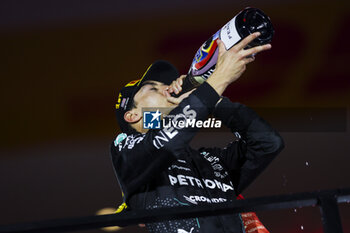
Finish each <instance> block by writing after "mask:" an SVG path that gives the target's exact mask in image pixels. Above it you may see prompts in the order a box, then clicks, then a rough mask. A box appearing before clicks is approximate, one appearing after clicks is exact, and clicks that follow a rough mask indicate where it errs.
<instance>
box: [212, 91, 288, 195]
mask: <svg viewBox="0 0 350 233" xmlns="http://www.w3.org/2000/svg"><path fill="white" fill-rule="evenodd" d="M214 116H215V117H216V118H218V119H220V120H222V121H223V124H224V125H226V126H227V127H229V128H230V129H231V131H232V132H238V133H239V134H240V136H241V138H240V139H239V140H237V141H234V142H232V143H230V144H229V145H228V146H227V147H226V148H225V149H220V148H213V149H212V152H213V153H215V154H217V155H219V156H220V158H221V159H222V160H223V162H224V163H225V164H226V166H227V168H228V169H229V171H230V175H231V178H232V181H233V184H234V187H235V191H236V193H237V194H239V193H241V192H242V191H243V190H244V189H245V188H246V187H247V186H248V185H249V184H250V183H251V182H252V181H253V180H254V179H255V178H256V177H257V176H258V175H259V174H260V173H261V172H262V171H263V170H264V169H265V168H266V167H267V165H268V164H270V162H271V161H272V160H273V159H274V158H275V157H276V156H277V155H278V154H279V153H280V151H281V150H282V149H283V147H284V142H283V139H282V138H281V136H280V135H279V134H278V133H277V132H276V131H275V130H274V129H273V128H272V127H271V126H270V125H269V124H268V123H267V122H266V121H265V120H263V119H262V118H261V117H259V116H258V115H257V114H256V113H255V112H254V111H253V110H252V109H250V108H248V107H247V106H245V105H242V104H240V103H232V102H231V101H230V100H229V99H227V98H223V99H222V101H221V102H220V103H219V104H218V105H217V106H216V108H215V110H214Z"/></svg>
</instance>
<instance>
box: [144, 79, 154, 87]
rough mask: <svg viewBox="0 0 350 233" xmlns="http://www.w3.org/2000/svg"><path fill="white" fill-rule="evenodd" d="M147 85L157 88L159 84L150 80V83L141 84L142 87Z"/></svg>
mask: <svg viewBox="0 0 350 233" xmlns="http://www.w3.org/2000/svg"><path fill="white" fill-rule="evenodd" d="M145 85H152V86H156V85H157V83H156V82H154V81H150V80H148V81H144V82H143V83H142V84H141V87H143V86H145Z"/></svg>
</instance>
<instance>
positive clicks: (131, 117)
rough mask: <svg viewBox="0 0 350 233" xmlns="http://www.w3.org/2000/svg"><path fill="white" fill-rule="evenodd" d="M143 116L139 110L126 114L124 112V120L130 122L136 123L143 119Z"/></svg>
mask: <svg viewBox="0 0 350 233" xmlns="http://www.w3.org/2000/svg"><path fill="white" fill-rule="evenodd" d="M141 118H142V115H141V114H139V113H138V112H136V111H132V110H131V111H127V112H126V113H125V114H124V120H125V121H126V122H128V123H136V122H138V121H139V120H141Z"/></svg>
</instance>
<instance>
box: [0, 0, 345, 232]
mask: <svg viewBox="0 0 350 233" xmlns="http://www.w3.org/2000/svg"><path fill="white" fill-rule="evenodd" d="M247 6H251V7H257V8H260V9H262V10H263V11H264V12H265V13H267V14H268V15H269V16H270V18H271V20H272V22H273V24H274V26H275V31H276V33H275V37H274V39H273V42H272V50H270V51H268V52H265V53H264V54H259V55H258V56H257V59H256V61H255V62H254V63H253V64H250V65H249V66H248V69H247V71H246V72H245V74H244V75H243V76H242V77H241V78H240V79H239V80H238V81H237V82H235V83H234V84H233V85H232V86H231V87H230V88H229V89H228V90H227V91H226V92H225V95H226V96H228V97H230V99H231V100H232V101H239V102H242V103H244V104H246V105H249V106H251V107H253V108H256V109H270V108H273V109H287V111H284V114H283V117H280V115H276V114H275V115H274V114H272V115H271V112H270V114H268V113H266V111H262V113H261V115H262V116H263V117H265V118H266V119H267V120H269V121H270V122H271V124H272V125H274V126H276V127H277V128H279V129H280V130H281V134H282V136H283V138H284V140H285V143H286V148H285V150H284V151H283V152H282V153H281V154H280V156H279V157H278V158H277V159H276V160H275V161H274V162H273V163H272V164H271V165H270V166H269V168H268V169H267V170H266V171H265V172H264V173H263V174H262V175H261V176H260V177H259V178H258V179H257V180H256V181H255V182H254V183H253V184H252V185H251V186H250V187H249V188H248V189H247V190H246V191H245V192H244V195H245V197H257V196H264V195H275V194H276V195H277V194H287V193H296V192H305V191H315V190H322V189H333V188H342V187H344V188H346V187H350V181H349V178H350V175H349V164H350V158H349V156H350V145H349V143H350V140H349V139H350V134H349V124H348V122H349V103H350V101H349V100H350V69H349V55H350V46H349V38H350V32H349V25H350V4H349V2H348V1H290V0H289V1H283V2H282V1H274V0H269V1H262V0H260V1H245V2H244V3H243V2H234V1H225V0H217V1H215V2H214V1H208V0H203V1H188V2H187V1H172V2H170V1H160V0H151V1H141V0H138V1H128V2H125V1H106V0H104V1H92V0H88V1H68V0H64V1H58V0H54V1H45V0H33V1H25V0H18V1H1V2H0V51H1V55H2V56H1V58H0V59H1V61H0V64H1V67H0V77H1V91H0V95H1V98H0V101H1V102H0V104H1V113H2V114H1V134H0V137H1V140H0V145H1V148H0V206H1V212H0V219H1V220H0V224H9V223H19V222H28V221H37V220H44V219H52V218H66V217H76V216H87V215H94V214H95V213H96V212H97V211H98V210H100V209H102V208H105V207H116V206H118V204H119V203H120V202H121V194H120V189H119V187H118V184H117V181H116V179H115V177H114V172H113V169H112V165H111V162H110V158H109V145H110V142H111V141H112V140H113V139H114V137H116V135H117V134H118V133H119V129H118V126H117V123H116V120H115V115H114V105H115V102H116V97H117V93H118V90H120V88H121V87H122V86H123V85H124V84H126V83H127V82H128V81H130V80H134V79H138V78H140V77H141V75H142V74H143V72H144V71H145V70H146V68H147V67H148V66H149V65H150V64H151V63H152V62H153V61H154V60H156V59H166V60H169V61H170V62H172V63H173V64H175V65H176V66H177V67H178V69H179V70H180V71H181V73H186V72H187V70H188V68H189V65H190V64H191V61H192V58H193V56H194V54H195V52H196V50H197V49H198V48H199V46H200V45H201V44H202V43H203V42H204V41H206V40H207V38H209V37H210V36H211V35H212V34H213V33H215V32H216V31H217V30H219V29H220V28H221V27H222V26H223V25H224V24H225V23H226V22H228V21H229V20H230V19H231V18H233V16H234V15H235V14H237V13H238V12H239V11H240V10H242V9H243V8H244V7H247ZM334 107H337V108H339V109H342V110H343V112H342V113H341V114H340V115H337V114H335V113H334V111H333V110H334ZM295 108H305V109H314V108H322V109H324V110H325V111H326V112H327V114H328V115H329V118H327V117H326V118H325V119H324V117H323V118H322V119H323V121H316V120H317V119H318V118H319V115H318V114H317V113H315V112H313V111H311V113H310V112H307V113H306V114H301V116H300V115H298V116H296V115H295V111H294V109H295ZM327 114H326V115H327ZM334 117H335V118H334ZM327 119H329V120H328V121H327ZM334 119H336V120H334ZM315 121H316V122H317V123H315ZM300 122H302V123H303V124H304V125H305V129H304V128H303V127H304V126H303V127H300V125H302V124H301V123H300ZM305 122H306V123H309V124H305ZM334 123H336V124H335V125H333V124H334ZM308 125H313V126H314V127H308ZM315 125H316V127H315ZM324 125H328V126H329V127H326V128H324ZM339 125H340V126H341V127H340V128H339V127H337V126H339ZM281 126H284V127H282V128H280V127H281ZM291 126H292V127H291ZM294 126H295V128H294ZM293 129H295V130H293ZM230 139H231V135H229V134H226V133H223V132H221V133H220V132H207V133H201V134H198V136H197V137H196V138H195V139H194V140H193V142H192V144H193V146H194V147H198V146H201V145H220V146H224V145H225V144H226V143H227V142H229V141H230ZM340 211H341V214H342V222H343V226H344V232H347V233H349V232H350V221H349V219H350V206H349V204H342V205H340ZM258 215H259V217H260V219H261V220H262V222H263V223H264V224H265V225H266V226H267V228H268V229H269V230H270V231H271V232H288V233H289V232H290V233H291V232H305V233H319V232H322V225H321V218H320V214H319V211H318V209H317V208H303V209H296V210H292V209H290V210H282V211H269V212H259V213H258ZM140 231H143V230H141V229H140V228H137V227H132V228H127V229H123V230H120V232H140ZM89 232H101V230H92V231H89Z"/></svg>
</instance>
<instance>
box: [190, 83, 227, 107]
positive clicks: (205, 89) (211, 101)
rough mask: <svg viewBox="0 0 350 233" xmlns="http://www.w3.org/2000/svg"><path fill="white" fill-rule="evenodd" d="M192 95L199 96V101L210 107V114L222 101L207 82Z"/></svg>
mask: <svg viewBox="0 0 350 233" xmlns="http://www.w3.org/2000/svg"><path fill="white" fill-rule="evenodd" d="M192 94H193V95H195V96H197V97H198V99H200V100H201V101H202V103H203V104H204V105H205V106H207V107H208V109H209V111H210V112H212V111H213V109H214V107H215V104H216V103H217V102H218V101H219V99H220V96H219V95H218V93H217V92H216V91H215V90H214V88H213V87H212V86H210V85H209V84H208V83H207V82H204V83H203V84H202V85H200V86H199V87H198V88H197V90H195V91H194V92H193V93H192Z"/></svg>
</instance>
